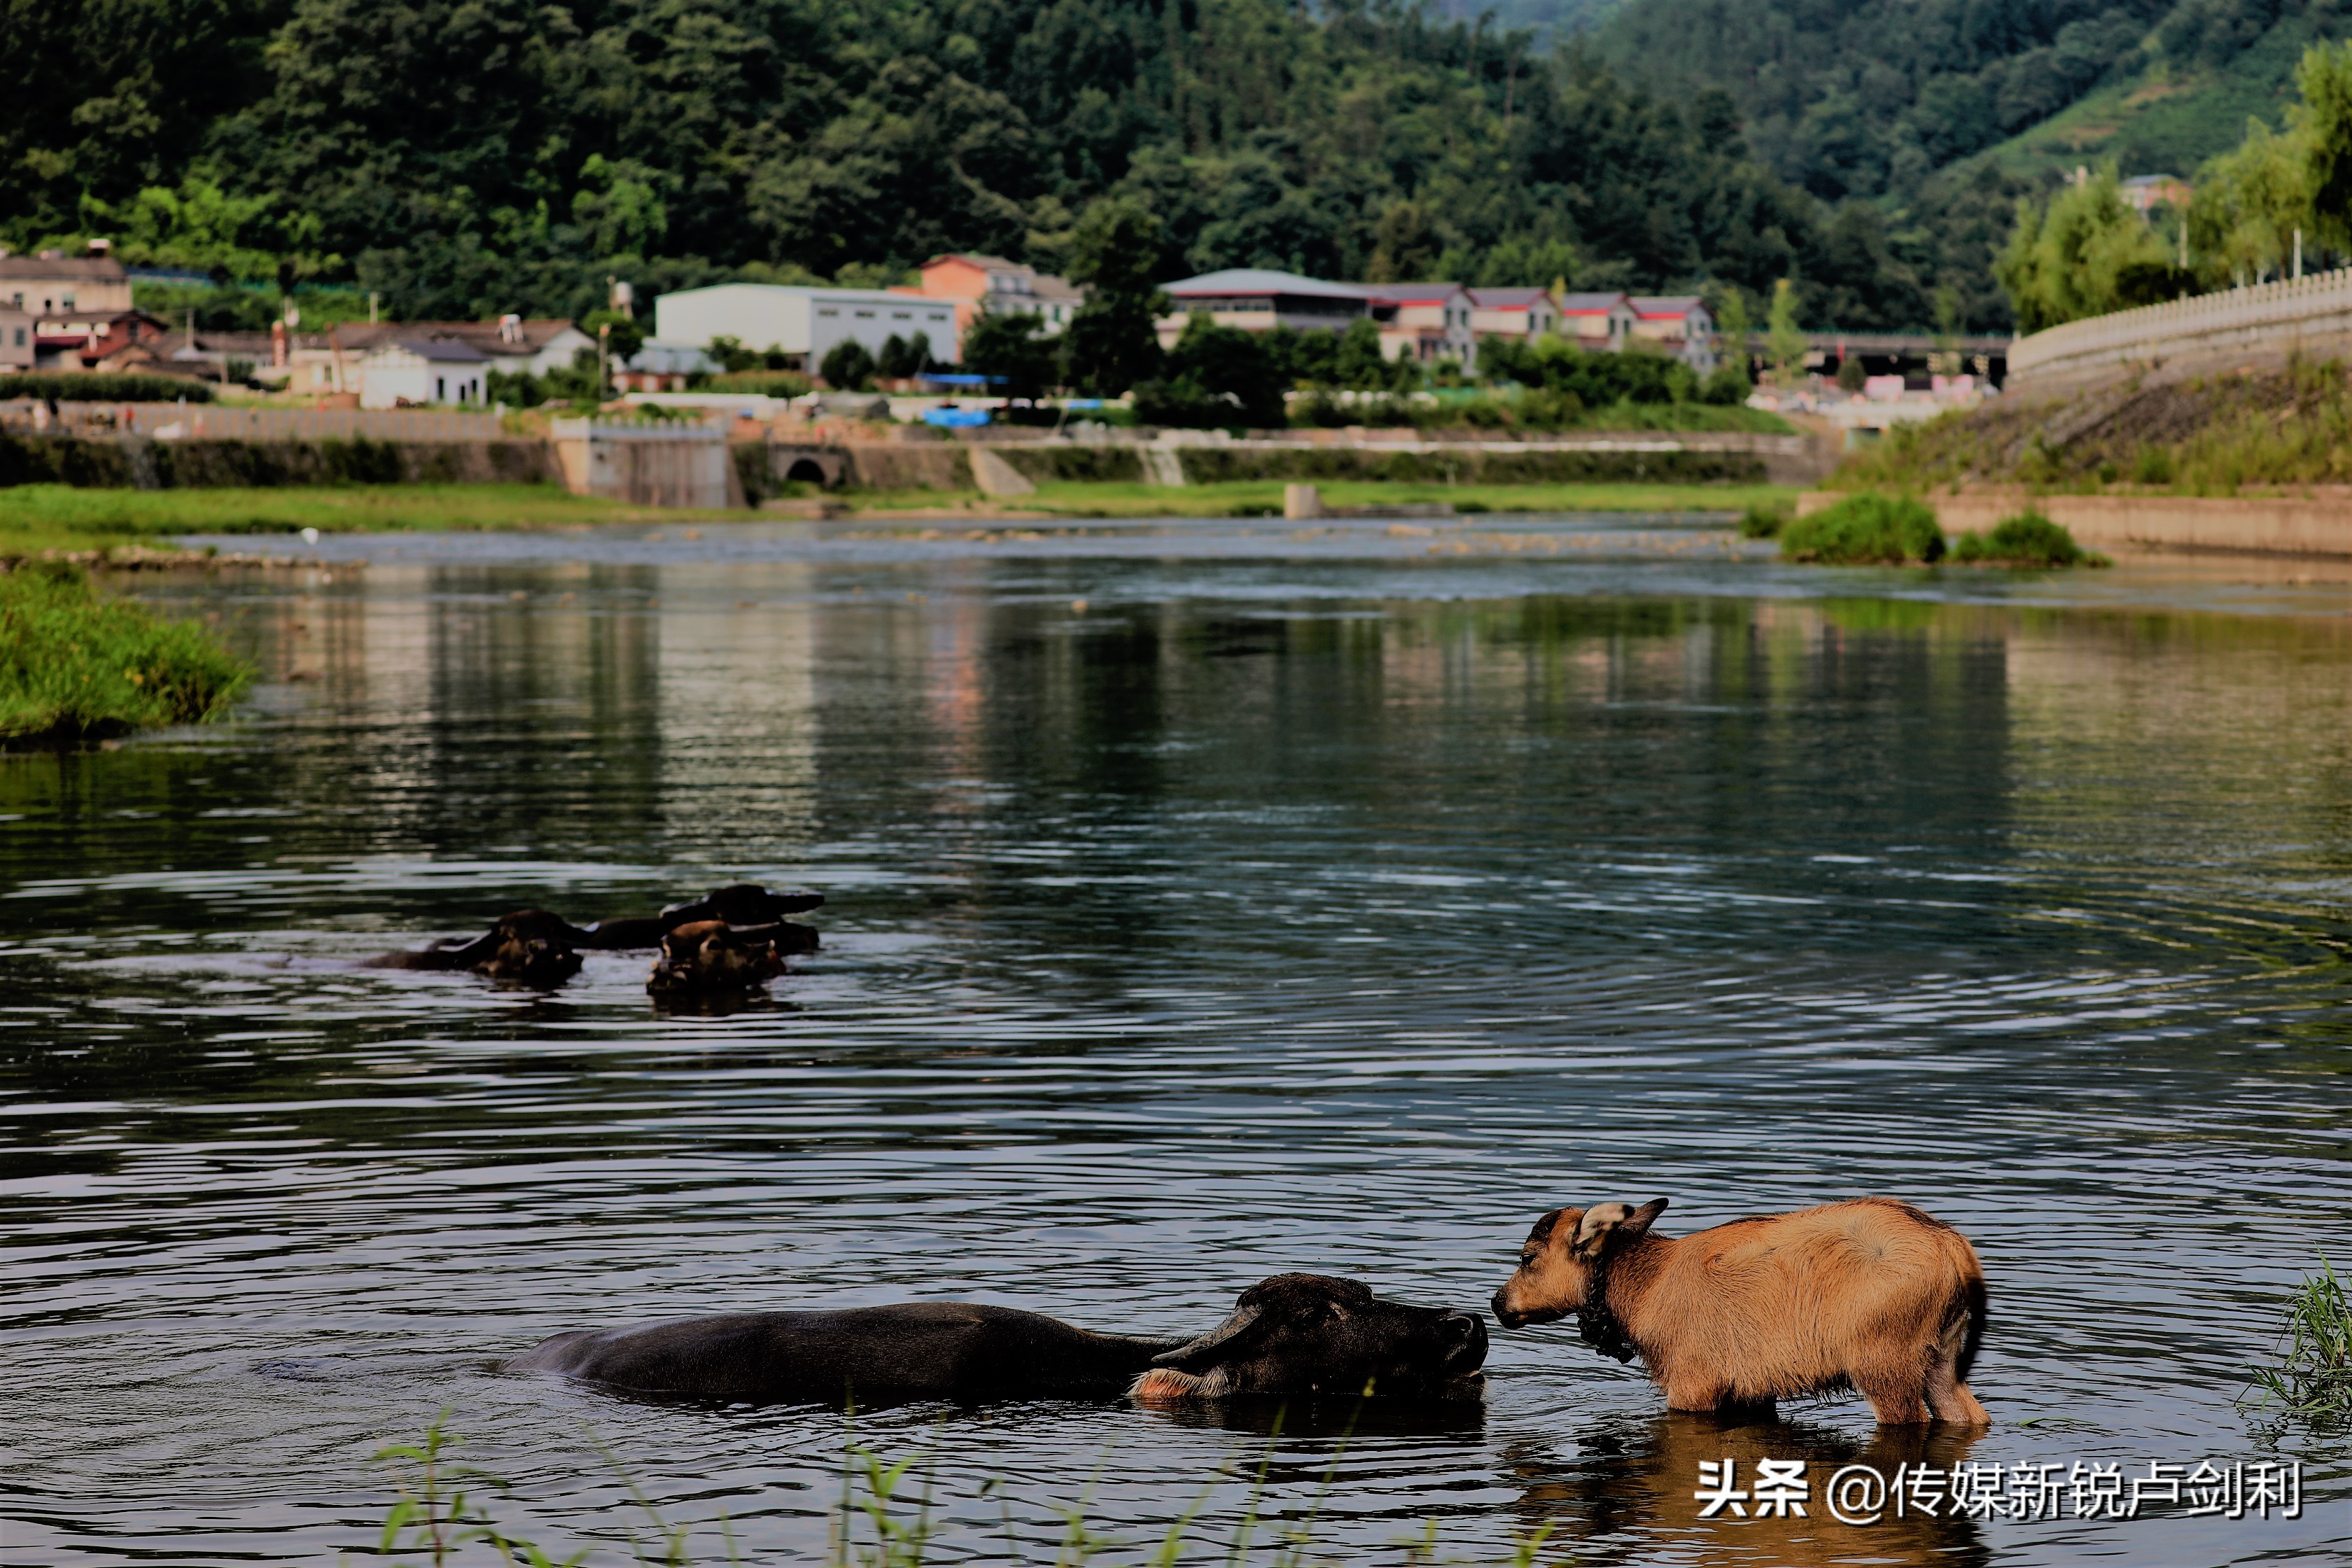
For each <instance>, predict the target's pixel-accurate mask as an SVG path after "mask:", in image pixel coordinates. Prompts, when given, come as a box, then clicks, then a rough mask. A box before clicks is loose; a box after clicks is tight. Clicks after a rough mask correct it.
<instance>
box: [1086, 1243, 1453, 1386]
mask: <svg viewBox="0 0 2352 1568" xmlns="http://www.w3.org/2000/svg"><path fill="white" fill-rule="evenodd" d="M1485 1364H1486V1320H1485V1319H1483V1318H1481V1317H1479V1316H1478V1314H1477V1313H1475V1312H1461V1311H1455V1310H1452V1309H1450V1308H1444V1307H1411V1306H1407V1305H1405V1304H1404V1303H1403V1302H1402V1301H1383V1300H1381V1299H1380V1298H1379V1297H1377V1296H1375V1295H1373V1294H1372V1292H1371V1289H1370V1287H1368V1286H1365V1285H1362V1284H1360V1283H1358V1282H1357V1281H1355V1280H1353V1279H1331V1278H1330V1277H1328V1275H1321V1274H1277V1275H1276V1276H1275V1277H1274V1278H1273V1279H1265V1280H1261V1281H1259V1282H1258V1283H1257V1284H1255V1285H1253V1286H1251V1287H1250V1288H1249V1289H1246V1290H1244V1291H1243V1292H1242V1297H1241V1300H1240V1301H1239V1302H1238V1303H1236V1304H1235V1307H1234V1315H1233V1316H1232V1317H1230V1318H1227V1319H1226V1320H1225V1321H1223V1322H1222V1323H1220V1324H1218V1325H1217V1326H1216V1327H1215V1328H1213V1329H1211V1330H1210V1331H1208V1332H1207V1333H1205V1334H1202V1336H1201V1337H1200V1338H1199V1339H1197V1340H1194V1341H1192V1342H1191V1343H1189V1344H1182V1345H1179V1346H1177V1347H1176V1348H1175V1349H1173V1350H1171V1351H1166V1352H1162V1353H1160V1355H1158V1356H1155V1357H1153V1358H1152V1363H1151V1370H1150V1372H1147V1373H1144V1374H1143V1375H1142V1376H1141V1377H1139V1378H1138V1379H1137V1380H1136V1382H1135V1386H1134V1388H1133V1389H1132V1390H1131V1392H1132V1393H1133V1394H1134V1396H1135V1397H1136V1398H1138V1399H1139V1400H1142V1401H1144V1402H1145V1403H1146V1404H1178V1403H1185V1402H1189V1401H1192V1400H1201V1399H1221V1398H1224V1397H1227V1396H1229V1395H1233V1394H1336V1395H1340V1396H1353V1395H1356V1394H1362V1393H1365V1392H1366V1391H1367V1390H1369V1391H1370V1392H1371V1393H1374V1394H1387V1395H1397V1396H1406V1397H1413V1396H1418V1397H1423V1398H1427V1397H1432V1396H1439V1397H1444V1396H1448V1395H1460V1394H1468V1393H1471V1392H1474V1391H1475V1389H1476V1387H1477V1378H1478V1369H1479V1368H1480V1367H1481V1366H1483V1365H1485Z"/></svg>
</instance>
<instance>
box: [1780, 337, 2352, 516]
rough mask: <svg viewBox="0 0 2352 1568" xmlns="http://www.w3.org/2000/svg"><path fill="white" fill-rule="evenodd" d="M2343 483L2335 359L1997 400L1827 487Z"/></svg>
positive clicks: (1934, 426)
mask: <svg viewBox="0 0 2352 1568" xmlns="http://www.w3.org/2000/svg"><path fill="white" fill-rule="evenodd" d="M2347 483H2352V381H2347V375H2346V367H2345V366H2344V365H2342V364H2339V363H2334V362H2332V361H2331V362H2328V363H2322V364H2296V365H2291V366H2288V367H2287V368H2285V369H2284V370H2275V371H2249V372H2246V373H2244V374H2233V375H2214V376H2206V377H2201V378H2198V379H2195V380H2190V381H2183V382H2172V383H2167V384H2163V385H2158V386H2142V385H2140V384H2137V378H2135V379H2133V380H2130V381H2124V382H2118V383H2116V384H2109V385H2103V386H2099V387H2095V388H2091V389H2088V390H2086V391H2083V392H2080V393H2076V394H2074V395H2070V396H2067V397H2064V398H2061V399H2056V400H2051V401H2028V400H2027V399H2026V398H2025V397H2023V396H2014V397H2001V398H1996V399H1994V400H1992V401H1991V402H1989V403H1987V404H1985V405H1983V406H1981V407H1979V408H1976V409H1972V410H1970V411H1969V412H1967V413H1964V414H1948V415H1946V416H1943V417H1941V418H1938V419H1935V420H1931V421H1929V422H1928V423H1927V424H1925V425H1915V426H1897V427H1896V428H1895V429H1893V430H1891V431H1889V432H1888V433H1887V435H1886V437H1885V439H1884V440H1883V441H1881V442H1880V443H1879V444H1878V445H1877V446H1875V447H1872V448H1870V449H1869V450H1867V451H1864V452H1860V453H1857V454H1855V455H1854V456H1853V457H1851V458H1847V459H1846V460H1845V462H1843V464H1841V465H1840V466H1839V468H1838V470H1837V472H1836V473H1835V474H1833V475H1832V476H1831V478H1830V479H1828V480H1826V481H1825V482H1824V484H1825V488H1827V489H1853V490H1864V489H1880V490H1895V491H1906V490H1907V491H1914V492H1916V491H1924V490H1929V489H1959V488H1966V487H1970V486H1978V485H2023V486H2026V487H2028V488H2030V489H2034V490H2038V491H2042V492H2044V493H2053V494H2074V495H2095V494H2099V493H2102V492H2105V491H2109V490H2113V491H2115V492H2116V493H2119V494H2128V493H2135V492H2138V493H2157V494H2170V495H2191V496H2233V495H2240V494H2243V493H2248V492H2256V493H2259V492H2262V491H2264V490H2278V489H2287V490H2292V489H2298V488H2301V487H2305V486H2310V485H2342V484H2347Z"/></svg>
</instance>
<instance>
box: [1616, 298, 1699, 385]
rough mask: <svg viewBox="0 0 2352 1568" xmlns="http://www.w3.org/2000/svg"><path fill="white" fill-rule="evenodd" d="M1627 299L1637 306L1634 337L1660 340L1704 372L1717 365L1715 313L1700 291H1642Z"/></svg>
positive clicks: (1666, 347)
mask: <svg viewBox="0 0 2352 1568" xmlns="http://www.w3.org/2000/svg"><path fill="white" fill-rule="evenodd" d="M1627 303H1629V304H1631V305H1632V306H1633V336H1634V337H1636V338H1639V339H1641V340H1643V342H1654V343H1656V344H1657V345H1658V346H1659V347H1661V348H1663V349H1664V350H1665V351H1666V352H1667V353H1670V354H1672V355H1674V356H1675V358H1676V359H1679V360H1681V361H1682V362H1683V363H1685V364H1686V365H1688V366H1690V367H1691V369H1693V370H1695V371H1696V372H1698V374H1701V375H1706V374H1709V373H1710V372H1712V371H1713V370H1714V369H1715V367H1716V365H1717V353H1716V342H1715V317H1714V315H1713V314H1712V313H1711V312H1710V311H1709V310H1707V308H1706V300H1702V299H1700V298H1699V297H1698V296H1697V295H1696V294H1638V295H1635V296H1634V297H1633V299H1632V300H1628V301H1627Z"/></svg>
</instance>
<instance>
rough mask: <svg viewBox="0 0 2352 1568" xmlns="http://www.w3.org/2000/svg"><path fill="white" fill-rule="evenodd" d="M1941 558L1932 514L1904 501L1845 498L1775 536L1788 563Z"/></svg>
mask: <svg viewBox="0 0 2352 1568" xmlns="http://www.w3.org/2000/svg"><path fill="white" fill-rule="evenodd" d="M1943 553H1944V534H1943V531H1942V530H1941V529H1939V528H1937V526H1936V514H1935V513H1934V512H1933V511H1931V510H1928V509H1927V506H1926V505H1925V503H1923V502H1920V501H1917V500H1913V499H1912V498H1910V497H1908V496H1882V495H1871V494H1863V495H1853V496H1848V497H1846V498H1845V499H1844V500H1842V501H1839V502H1838V503H1837V504H1836V505H1834V506H1831V507H1826V508H1824V509H1822V510H1820V511H1817V512H1815V513H1813V514H1812V515H1811V517H1801V518H1797V519H1795V520H1794V521H1791V522H1790V523H1789V525H1788V526H1787V527H1785V528H1783V529H1782V530H1781V531H1780V554H1781V557H1782V559H1784V560H1789V561H1807V562H1817V563H1821V564H1823V565H1831V566H1856V565H1866V564H1869V563H1884V564H1886V565H1890V566H1899V565H1902V564H1903V563H1906V562H1909V561H1919V562H1927V561H1934V560H1937V559H1938V558H1940V557H1941V556H1942V555H1943Z"/></svg>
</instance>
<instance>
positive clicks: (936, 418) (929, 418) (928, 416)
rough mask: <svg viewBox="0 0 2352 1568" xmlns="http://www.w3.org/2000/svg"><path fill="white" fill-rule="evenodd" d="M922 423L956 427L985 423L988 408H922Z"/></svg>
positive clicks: (986, 421)
mask: <svg viewBox="0 0 2352 1568" xmlns="http://www.w3.org/2000/svg"><path fill="white" fill-rule="evenodd" d="M923 423H924V424H926V425H947V426H957V427H961V426H967V425H985V424H987V423H988V410H987V409H985V408H926V409H924V410H923Z"/></svg>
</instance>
